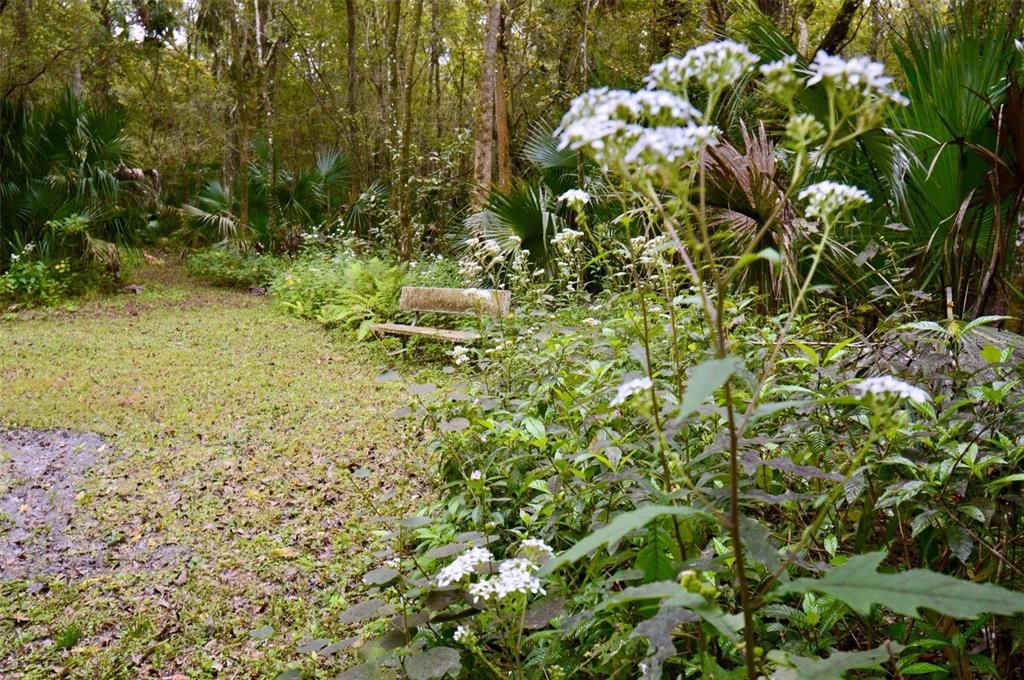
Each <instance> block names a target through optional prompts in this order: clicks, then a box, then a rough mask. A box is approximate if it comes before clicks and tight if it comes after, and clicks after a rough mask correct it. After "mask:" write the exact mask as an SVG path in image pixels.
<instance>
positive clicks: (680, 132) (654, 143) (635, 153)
mask: <svg viewBox="0 0 1024 680" xmlns="http://www.w3.org/2000/svg"><path fill="white" fill-rule="evenodd" d="M720 133H721V130H719V129H718V128H717V127H716V126H714V125H694V124H693V123H690V124H687V125H686V127H666V126H662V127H653V128H642V129H641V130H639V131H638V132H637V134H636V137H635V138H634V139H633V140H632V143H631V144H630V145H629V148H628V149H627V150H626V153H625V155H624V156H623V157H622V160H623V161H624V162H625V163H628V164H630V165H633V164H640V165H654V166H658V165H663V164H667V163H668V164H670V163H676V162H679V161H681V160H684V159H687V158H693V157H695V156H697V155H698V154H699V153H700V152H702V151H703V150H704V147H706V146H707V145H708V144H709V143H711V142H712V141H714V139H715V138H716V137H717V136H718V135H719V134H720Z"/></svg>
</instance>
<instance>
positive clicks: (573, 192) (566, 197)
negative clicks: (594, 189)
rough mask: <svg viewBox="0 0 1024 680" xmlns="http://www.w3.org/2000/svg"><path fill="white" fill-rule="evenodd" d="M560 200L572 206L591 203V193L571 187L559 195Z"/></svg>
mask: <svg viewBox="0 0 1024 680" xmlns="http://www.w3.org/2000/svg"><path fill="white" fill-rule="evenodd" d="M558 202H559V203H565V204H566V205H572V206H578V205H584V204H586V203H590V194H588V193H587V192H586V191H583V190H582V189H569V190H568V191H566V192H565V193H564V194H562V195H561V196H559V197H558Z"/></svg>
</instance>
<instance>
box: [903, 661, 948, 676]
mask: <svg viewBox="0 0 1024 680" xmlns="http://www.w3.org/2000/svg"><path fill="white" fill-rule="evenodd" d="M948 671H949V669H948V668H943V667H942V666H938V665H936V664H933V663H928V662H927V661H917V662H915V663H912V664H907V665H906V666H904V667H903V668H901V669H900V673H902V674H903V675H925V674H927V673H943V672H948Z"/></svg>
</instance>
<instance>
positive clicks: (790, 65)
mask: <svg viewBox="0 0 1024 680" xmlns="http://www.w3.org/2000/svg"><path fill="white" fill-rule="evenodd" d="M795 67H796V55H795V54H791V55H789V56H788V57H783V58H782V59H779V60H778V61H773V62H771V63H769V64H765V65H763V66H761V68H760V69H758V70H759V71H760V72H761V75H762V76H763V77H764V91H765V92H766V93H767V94H768V95H769V96H772V97H785V96H787V95H789V94H791V93H792V92H793V89H794V87H795V86H796V84H797V77H796V70H795Z"/></svg>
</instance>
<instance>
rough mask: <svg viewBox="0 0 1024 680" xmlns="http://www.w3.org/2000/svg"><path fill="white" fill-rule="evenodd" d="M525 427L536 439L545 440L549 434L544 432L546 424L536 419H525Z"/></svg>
mask: <svg viewBox="0 0 1024 680" xmlns="http://www.w3.org/2000/svg"><path fill="white" fill-rule="evenodd" d="M523 427H524V428H525V429H526V431H527V432H529V433H530V436H531V437H533V438H534V439H538V440H539V439H544V438H545V436H546V435H547V433H546V432H545V431H544V423H542V422H541V421H539V420H538V419H536V418H531V417H527V418H523Z"/></svg>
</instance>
